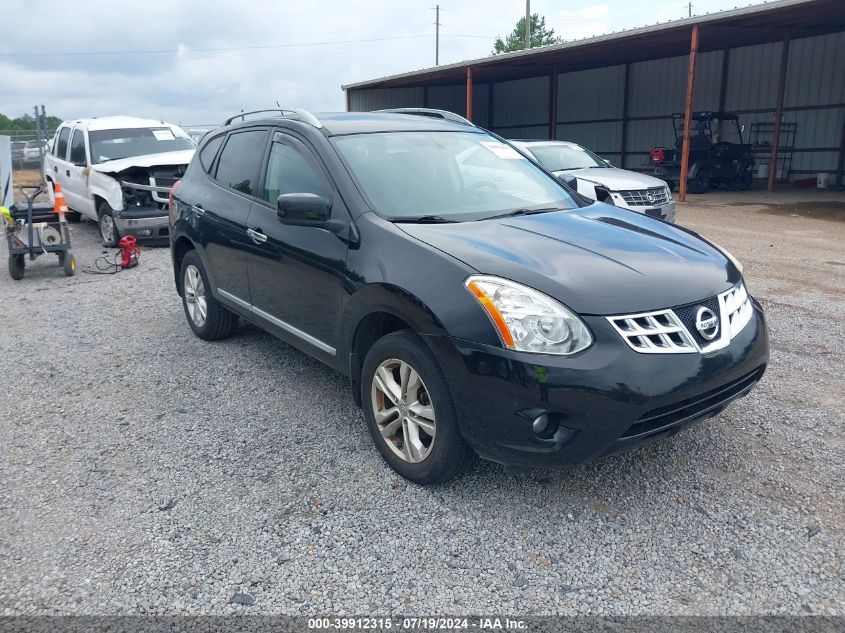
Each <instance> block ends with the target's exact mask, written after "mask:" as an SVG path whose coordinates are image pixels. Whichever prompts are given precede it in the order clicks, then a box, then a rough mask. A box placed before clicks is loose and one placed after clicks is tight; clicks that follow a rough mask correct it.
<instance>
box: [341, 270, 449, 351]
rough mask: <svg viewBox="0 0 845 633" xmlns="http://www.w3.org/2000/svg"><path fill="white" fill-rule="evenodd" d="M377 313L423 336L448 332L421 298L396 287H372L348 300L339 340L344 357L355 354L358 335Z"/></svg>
mask: <svg viewBox="0 0 845 633" xmlns="http://www.w3.org/2000/svg"><path fill="white" fill-rule="evenodd" d="M377 312H382V313H385V314H389V315H391V316H394V317H396V318H398V319H401V320H402V321H404V322H405V323H407V324H408V325H409V326H411V328H412V329H413V330H414V331H415V332H416V333H417V334H419V335H420V336H426V335H438V334H443V333H445V331H446V329H445V328H444V326H443V324H442V323H441V321H440V319H439V318H437V315H435V314H434V312H433V311H432V310H431V309H430V308H429V307H428V306H427V305H426V304H425V303H424V302H423V301H422V300H420V299H419V298H418V297H416V296H414V295H413V294H411V293H409V292H407V291H406V290H404V289H402V288H400V287H398V286H395V285H393V284H388V283H371V284H367V285H366V286H363V287H362V288H360V289H359V290H358V291H356V292H355V293H354V294H352V295H351V296H350V297H349V299H348V300H347V303H346V306H345V308H344V311H343V320H342V324H341V337H340V341H341V348H342V351H343V353H344V355H345V354H349V353H351V352H352V345H353V341H354V340H355V334H356V332H357V331H358V327H359V326H360V325H361V323H362V322H363V321H364V319H366V318H367V317H368V316H370V315H371V314H374V313H377ZM343 348H345V349H343Z"/></svg>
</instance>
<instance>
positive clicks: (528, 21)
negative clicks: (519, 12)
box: [525, 0, 531, 50]
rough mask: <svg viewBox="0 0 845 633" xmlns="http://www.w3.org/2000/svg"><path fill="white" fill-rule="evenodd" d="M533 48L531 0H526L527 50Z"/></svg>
mask: <svg viewBox="0 0 845 633" xmlns="http://www.w3.org/2000/svg"><path fill="white" fill-rule="evenodd" d="M529 48H531V0H525V50H528V49H529Z"/></svg>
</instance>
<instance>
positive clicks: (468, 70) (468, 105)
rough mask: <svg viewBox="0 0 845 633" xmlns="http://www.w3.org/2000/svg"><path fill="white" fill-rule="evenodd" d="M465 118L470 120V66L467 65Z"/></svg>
mask: <svg viewBox="0 0 845 633" xmlns="http://www.w3.org/2000/svg"><path fill="white" fill-rule="evenodd" d="M466 117H467V120H469V121H472V68H471V67H470V66H467V113H466Z"/></svg>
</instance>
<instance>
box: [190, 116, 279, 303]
mask: <svg viewBox="0 0 845 633" xmlns="http://www.w3.org/2000/svg"><path fill="white" fill-rule="evenodd" d="M268 137H269V130H268V129H267V128H260V129H254V128H250V129H247V130H244V131H237V132H232V133H230V134H229V135H228V137H227V138H226V140H225V143H224V145H223V149H222V150H221V151H220V154H219V156H217V158H216V161H215V163H214V164H213V165H212V170H211V173H210V176H211V178H212V181H213V184H212V185H211V186H207V187H201V188H199V190H198V191H197V192H196V194H195V195H193V196H192V199H191V203H192V205H193V209H194V213H195V214H197V215H198V216H200V218H199V224H200V227H201V230H200V234H201V239H202V240H203V247H204V254H205V259H206V265H207V266H208V267H209V268H210V271H209V272H210V273H211V279H212V281H213V283H214V284H215V285H216V288H215V290H216V291H217V294H218V295H220V296H222V297H223V299H225V300H227V301H230V302H234V303H236V304H239V305H240V306H241V307H248V306H249V305H250V294H249V281H248V279H247V265H246V249H247V248H249V246H251V245H252V242H251V241H250V240H249V238H248V237H247V233H246V229H247V227H246V223H247V218H248V217H249V213H250V210H251V208H252V205H253V202H254V200H255V198H256V196H257V194H258V180H259V175H260V171H261V164H262V161H263V158H264V154H265V149H266V145H267V140H268ZM211 142H213V140H212V141H211ZM211 142H210V143H211ZM210 143H209V145H210Z"/></svg>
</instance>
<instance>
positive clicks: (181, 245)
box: [170, 235, 208, 297]
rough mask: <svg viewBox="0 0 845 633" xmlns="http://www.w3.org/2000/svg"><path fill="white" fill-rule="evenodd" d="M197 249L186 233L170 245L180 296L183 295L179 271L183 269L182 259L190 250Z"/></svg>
mask: <svg viewBox="0 0 845 633" xmlns="http://www.w3.org/2000/svg"><path fill="white" fill-rule="evenodd" d="M195 250H197V247H196V246H195V245H194V243H193V242H192V241H191V240H189V239H188V238H187V237H185V236H184V235H180V236H179V237H178V238H177V239H176V241H175V242H173V245H172V246H171V247H170V255H171V257H172V258H173V277H174V281H175V283H176V292H177V293H179V296H180V297H181V296H182V280H181V279H180V276H179V271H181V270H182V260H183V259H185V255H187V254H188V253H189V252H190V251H195ZM206 274H208V272H206Z"/></svg>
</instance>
